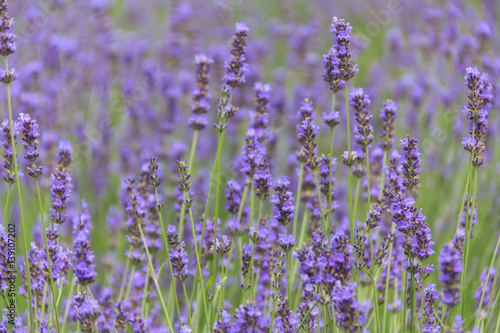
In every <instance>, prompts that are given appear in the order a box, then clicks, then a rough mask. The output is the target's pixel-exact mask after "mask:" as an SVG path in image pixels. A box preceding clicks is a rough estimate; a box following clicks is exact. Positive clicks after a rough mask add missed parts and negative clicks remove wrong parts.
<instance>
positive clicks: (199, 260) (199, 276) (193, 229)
mask: <svg viewBox="0 0 500 333" xmlns="http://www.w3.org/2000/svg"><path fill="white" fill-rule="evenodd" d="M186 197H187V200H188V201H189V200H190V198H189V192H186ZM189 220H190V222H191V233H192V234H193V243H194V252H195V254H196V270H197V272H198V281H199V283H200V286H201V294H202V299H203V309H204V310H205V318H206V319H207V329H208V330H210V328H209V325H210V323H209V322H208V318H209V317H208V307H207V300H206V297H205V286H204V285H203V275H202V270H201V259H200V252H199V251H198V245H197V242H196V233H195V228H194V219H193V211H192V209H191V207H189ZM202 238H203V236H202ZM216 244H217V243H214V248H216ZM193 288H195V287H193Z"/></svg>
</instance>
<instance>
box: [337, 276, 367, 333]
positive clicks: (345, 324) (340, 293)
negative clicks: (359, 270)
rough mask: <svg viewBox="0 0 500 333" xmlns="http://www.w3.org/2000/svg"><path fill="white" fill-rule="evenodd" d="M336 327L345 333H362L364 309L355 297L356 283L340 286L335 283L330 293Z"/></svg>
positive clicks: (364, 319) (364, 320) (338, 283)
mask: <svg viewBox="0 0 500 333" xmlns="http://www.w3.org/2000/svg"><path fill="white" fill-rule="evenodd" d="M332 297H333V305H334V309H335V319H336V321H337V325H339V327H342V328H343V329H344V330H345V331H347V332H356V331H357V330H358V329H361V331H363V329H362V327H363V324H364V323H365V322H366V308H365V307H364V306H362V305H360V304H359V303H358V301H357V297H356V283H355V282H350V283H347V284H346V285H344V286H343V285H342V284H341V283H340V282H337V284H336V285H335V287H334V289H333V293H332Z"/></svg>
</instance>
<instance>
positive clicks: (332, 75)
mask: <svg viewBox="0 0 500 333" xmlns="http://www.w3.org/2000/svg"><path fill="white" fill-rule="evenodd" d="M336 53H337V51H336V49H335V47H334V46H332V48H330V49H329V50H328V53H327V54H324V55H323V80H324V81H325V82H327V83H328V86H329V88H330V90H331V91H332V92H333V93H336V92H337V91H339V90H342V89H344V86H345V82H344V81H343V80H342V79H341V73H340V70H339V63H340V61H339V59H338V58H337V55H336Z"/></svg>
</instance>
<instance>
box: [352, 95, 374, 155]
mask: <svg viewBox="0 0 500 333" xmlns="http://www.w3.org/2000/svg"><path fill="white" fill-rule="evenodd" d="M370 103H371V100H370V98H369V96H368V95H367V94H366V93H365V92H364V91H363V89H361V88H356V89H354V90H353V91H352V93H351V94H350V96H349V105H351V106H352V107H353V108H354V110H355V113H354V115H355V117H354V119H355V120H356V122H357V123H358V125H357V126H356V128H355V131H356V135H355V137H356V142H357V144H358V145H359V147H360V148H362V149H363V150H365V149H366V148H367V147H368V146H369V145H370V143H372V141H373V126H372V125H371V124H370V121H371V119H372V118H373V116H372V115H369V114H368V111H367V110H366V107H367V106H368V105H370Z"/></svg>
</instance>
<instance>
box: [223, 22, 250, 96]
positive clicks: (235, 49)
mask: <svg viewBox="0 0 500 333" xmlns="http://www.w3.org/2000/svg"><path fill="white" fill-rule="evenodd" d="M248 31H249V29H248V27H247V25H246V23H236V27H235V31H234V35H233V43H232V48H231V57H230V58H229V59H227V60H226V62H225V63H224V68H225V69H226V72H225V73H224V76H223V77H222V80H223V81H224V83H225V84H227V85H229V86H231V87H233V88H234V87H238V86H240V85H241V84H242V83H245V82H246V80H245V73H246V72H247V71H248V64H247V63H245V60H246V57H245V48H246V46H247V45H246V39H247V34H248Z"/></svg>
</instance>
